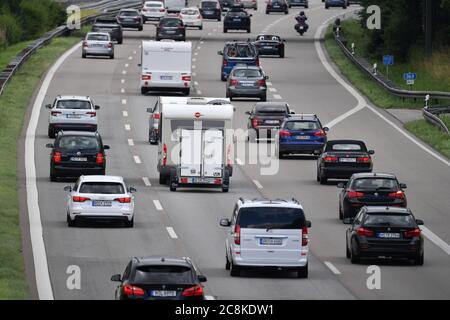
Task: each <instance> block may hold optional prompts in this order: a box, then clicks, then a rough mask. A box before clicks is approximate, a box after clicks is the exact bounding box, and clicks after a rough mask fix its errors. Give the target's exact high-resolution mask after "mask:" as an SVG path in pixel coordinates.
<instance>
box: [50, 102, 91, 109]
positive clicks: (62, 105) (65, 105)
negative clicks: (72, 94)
mask: <svg viewBox="0 0 450 320" xmlns="http://www.w3.org/2000/svg"><path fill="white" fill-rule="evenodd" d="M56 109H79V110H86V109H91V103H90V102H89V101H82V100H59V101H58V103H57V104H56Z"/></svg>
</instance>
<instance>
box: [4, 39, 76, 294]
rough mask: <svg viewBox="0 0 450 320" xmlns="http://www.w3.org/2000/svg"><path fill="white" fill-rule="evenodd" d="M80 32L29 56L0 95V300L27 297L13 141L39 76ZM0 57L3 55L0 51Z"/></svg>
mask: <svg viewBox="0 0 450 320" xmlns="http://www.w3.org/2000/svg"><path fill="white" fill-rule="evenodd" d="M80 37H81V33H80V32H77V33H75V34H74V35H73V36H71V37H64V38H62V37H61V38H57V39H55V40H53V41H52V43H51V44H49V45H47V46H46V47H44V48H42V49H40V50H39V51H38V52H37V53H36V54H35V55H33V56H32V57H31V58H30V59H29V60H28V61H27V62H26V64H25V65H24V66H22V68H21V69H20V70H19V71H18V72H17V74H16V75H15V76H14V77H13V79H12V81H11V82H10V83H9V85H8V86H7V87H6V89H5V91H4V93H3V95H2V96H0V155H1V157H0V203H2V204H3V205H2V206H0V221H1V223H0V299H27V298H29V293H28V288H27V283H26V279H25V274H24V262H23V257H22V253H21V237H20V226H19V216H18V201H19V200H18V195H17V188H18V182H17V175H16V172H17V166H16V162H17V160H16V156H17V153H16V152H17V145H16V144H17V141H18V138H19V135H20V131H21V129H22V126H23V118H24V114H25V111H26V109H27V106H28V105H29V103H30V100H31V97H32V95H33V92H34V90H35V88H36V86H37V85H38V83H39V81H40V79H41V77H42V75H43V74H44V73H45V72H46V71H47V70H48V69H49V68H50V66H51V65H52V64H53V63H54V62H55V61H56V60H57V58H58V57H59V56H61V55H62V54H63V53H64V52H65V51H67V50H68V49H69V48H70V47H72V46H73V45H74V44H76V43H77V42H79V41H80ZM2 54H3V52H2Z"/></svg>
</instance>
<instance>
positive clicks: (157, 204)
mask: <svg viewBox="0 0 450 320" xmlns="http://www.w3.org/2000/svg"><path fill="white" fill-rule="evenodd" d="M153 204H154V205H155V208H156V210H158V211H163V210H164V209H163V206H162V204H161V202H159V200H153Z"/></svg>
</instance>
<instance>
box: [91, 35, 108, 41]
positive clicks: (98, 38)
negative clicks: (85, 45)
mask: <svg viewBox="0 0 450 320" xmlns="http://www.w3.org/2000/svg"><path fill="white" fill-rule="evenodd" d="M87 39H88V40H92V41H109V36H108V35H106V34H89V35H88V36H87Z"/></svg>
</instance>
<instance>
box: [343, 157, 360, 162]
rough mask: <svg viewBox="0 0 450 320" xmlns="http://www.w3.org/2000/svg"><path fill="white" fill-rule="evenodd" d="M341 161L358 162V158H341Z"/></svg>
mask: <svg viewBox="0 0 450 320" xmlns="http://www.w3.org/2000/svg"><path fill="white" fill-rule="evenodd" d="M339 162H356V158H340V159H339Z"/></svg>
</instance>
